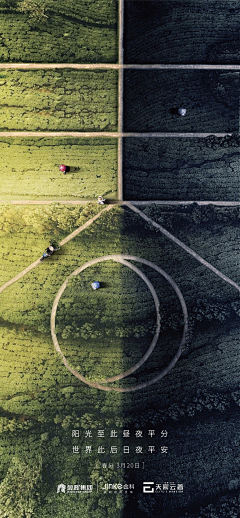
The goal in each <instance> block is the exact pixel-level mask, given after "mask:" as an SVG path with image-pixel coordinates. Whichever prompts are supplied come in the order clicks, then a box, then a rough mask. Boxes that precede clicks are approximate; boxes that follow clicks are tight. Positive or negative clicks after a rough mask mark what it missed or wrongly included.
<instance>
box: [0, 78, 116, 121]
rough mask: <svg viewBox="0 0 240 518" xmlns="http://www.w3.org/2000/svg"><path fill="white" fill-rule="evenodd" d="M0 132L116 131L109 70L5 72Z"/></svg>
mask: <svg viewBox="0 0 240 518" xmlns="http://www.w3.org/2000/svg"><path fill="white" fill-rule="evenodd" d="M0 88H1V117H0V127H1V130H10V129H13V130H17V129H18V130H47V129H48V130H76V131H77V130H79V131H80V130H82V131H90V130H93V131H94V130H96V131H97V130H99V131H100V130H105V131H110V130H116V128H117V119H116V117H117V114H116V106H117V74H116V73H115V72H114V71H112V70H109V71H77V70H67V69H63V70H58V71H48V70H36V71H19V70H13V71H8V72H7V74H6V75H4V77H3V78H1V79H0Z"/></svg>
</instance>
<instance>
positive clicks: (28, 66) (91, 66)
mask: <svg viewBox="0 0 240 518" xmlns="http://www.w3.org/2000/svg"><path fill="white" fill-rule="evenodd" d="M119 36H120V34H119ZM54 68H75V69H77V70H99V69H104V68H105V69H113V70H120V69H124V70H129V69H137V70H141V69H142V70H154V69H156V70H161V69H162V70H167V69H169V70H177V69H179V70H184V69H185V70H186V69H187V70H240V65H201V64H198V65H174V64H172V65H166V64H161V63H157V64H153V65H148V64H146V65H138V64H137V63H136V64H129V65H125V64H123V63H121V62H119V63H0V69H3V70H12V69H13V70H15V69H17V70H20V69H22V70H34V69H35V70H44V69H54Z"/></svg>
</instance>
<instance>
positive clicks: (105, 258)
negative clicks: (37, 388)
mask: <svg viewBox="0 0 240 518" xmlns="http://www.w3.org/2000/svg"><path fill="white" fill-rule="evenodd" d="M126 259H129V260H131V261H136V262H140V263H142V264H146V265H147V266H150V267H151V268H153V269H154V270H156V271H157V272H158V273H160V274H161V275H162V276H163V277H165V279H166V280H167V281H168V282H169V283H170V284H171V286H172V287H173V289H174V291H175V293H176V294H177V296H178V298H179V301H180V304H181V307H182V311H183V318H184V329H183V334H182V339H181V343H180V345H179V348H178V350H177V353H176V354H175V356H174V357H173V358H172V360H171V361H170V363H169V364H168V366H167V367H166V368H165V369H163V370H162V371H161V372H160V373H159V374H157V375H156V376H155V377H154V378H152V379H151V380H149V381H146V382H143V383H138V384H137V385H133V386H131V387H125V388H119V387H106V386H104V385H102V384H101V383H107V382H109V381H116V380H120V379H123V378H125V377H126V376H128V375H129V374H132V373H133V372H135V371H136V370H137V369H138V368H139V367H140V366H141V365H143V363H144V362H145V361H146V360H147V359H148V357H149V356H150V354H151V353H152V351H153V349H154V347H155V345H156V343H157V340H158V335H159V331H160V314H159V302H158V297H157V294H156V293H155V290H154V288H153V286H152V284H151V283H150V281H149V279H148V278H147V277H146V276H145V275H144V274H143V272H141V270H139V269H138V268H137V267H136V266H135V265H133V264H131V263H129V262H128V261H126ZM108 260H113V261H117V262H119V263H122V264H124V265H126V266H128V267H129V268H131V269H132V270H133V271H135V272H136V273H137V274H138V275H140V277H142V279H143V280H144V281H145V282H146V284H147V285H148V287H149V289H150V291H151V293H152V295H153V297H154V302H155V306H156V310H157V331H156V333H155V336H154V339H153V341H152V343H151V345H150V347H149V349H148V350H147V352H146V354H145V355H144V356H143V357H142V358H141V360H139V362H138V363H136V365H134V366H133V367H131V368H130V369H129V370H127V371H125V372H124V373H121V374H118V375H117V376H112V377H111V378H107V379H105V380H104V381H102V382H99V383H98V382H91V381H88V380H86V378H85V377H84V376H82V375H81V374H79V372H78V371H76V370H75V369H73V368H72V367H70V365H69V364H68V362H67V360H66V358H65V356H64V354H63V353H62V351H61V349H60V346H59V343H58V340H57V336H56V333H55V320H56V311H57V306H58V303H59V300H60V298H61V296H62V294H63V292H64V290H65V288H66V286H67V283H68V281H69V279H70V278H71V277H73V276H76V275H78V274H79V273H80V272H81V271H83V270H85V269H86V268H88V267H89V266H92V265H94V264H97V263H99V262H102V261H108ZM187 328H188V312H187V307H186V304H185V300H184V298H183V295H182V293H181V291H180V290H179V288H178V286H177V284H176V283H175V281H174V280H173V279H172V278H171V277H170V275H168V274H167V273H166V272H165V271H164V270H162V269H161V268H160V267H159V266H157V265H156V264H154V263H152V262H151V261H148V260H147V259H143V258H141V257H137V256H135V255H124V254H123V255H120V254H113V255H105V256H102V257H97V258H95V259H92V260H91V261H88V262H87V263H85V264H83V265H82V266H80V267H79V268H77V269H76V270H75V271H74V272H73V273H72V274H71V275H69V277H67V279H66V280H65V282H64V283H63V285H62V286H61V288H60V289H59V291H58V293H57V295H56V298H55V300H54V303H53V307H52V313H51V334H52V339H53V344H54V347H55V349H56V351H57V352H58V353H60V354H61V356H62V360H63V363H64V365H65V367H66V368H67V369H68V370H69V372H71V373H72V374H73V375H74V376H76V378H78V379H79V380H80V381H83V382H84V383H86V384H87V385H89V386H90V387H94V388H97V389H100V390H104V391H106V392H109V391H114V392H135V391H136V390H140V389H142V388H146V387H149V386H150V385H152V384H153V383H156V382H157V381H159V380H160V379H161V378H163V376H166V374H168V372H170V370H171V369H172V368H173V367H174V365H175V364H176V363H177V361H178V359H179V357H180V355H181V352H182V347H183V345H184V343H185V340H186V334H187Z"/></svg>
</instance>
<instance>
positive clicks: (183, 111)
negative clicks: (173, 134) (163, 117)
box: [178, 108, 187, 117]
mask: <svg viewBox="0 0 240 518" xmlns="http://www.w3.org/2000/svg"><path fill="white" fill-rule="evenodd" d="M186 113H187V110H186V108H178V115H181V116H182V117H184V115H186Z"/></svg>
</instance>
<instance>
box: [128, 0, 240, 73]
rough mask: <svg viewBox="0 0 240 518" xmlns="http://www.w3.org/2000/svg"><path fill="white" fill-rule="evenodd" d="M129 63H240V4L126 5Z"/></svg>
mask: <svg viewBox="0 0 240 518" xmlns="http://www.w3.org/2000/svg"><path fill="white" fill-rule="evenodd" d="M124 48H125V62H126V63H169V64H170V63H175V64H176V63H178V64H184V63H186V64H189V63H193V64H197V63H211V64H218V63H220V64H227V63H231V64H233V63H240V53H239V2H238V0H229V1H228V2H225V1H224V0H218V1H217V2H216V0H184V2H183V1H181V0H180V1H179V0H161V1H160V2H156V1H155V0H141V1H140V2H139V1H138V0H127V1H126V2H125V31H124Z"/></svg>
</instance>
